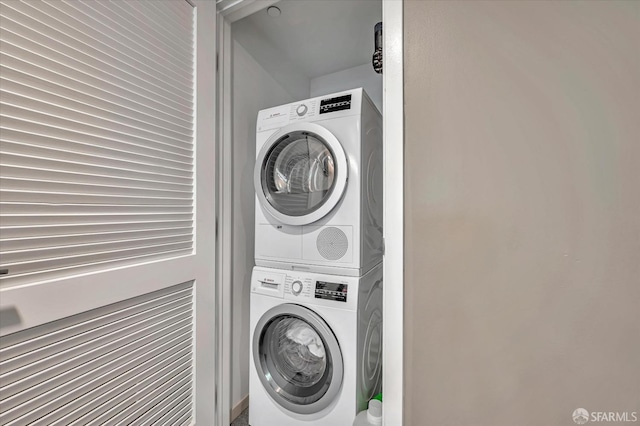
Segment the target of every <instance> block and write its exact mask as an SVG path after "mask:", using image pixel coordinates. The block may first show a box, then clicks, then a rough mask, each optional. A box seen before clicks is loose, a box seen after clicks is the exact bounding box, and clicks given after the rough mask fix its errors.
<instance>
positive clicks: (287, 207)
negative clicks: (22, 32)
mask: <svg viewBox="0 0 640 426" xmlns="http://www.w3.org/2000/svg"><path fill="white" fill-rule="evenodd" d="M256 143H257V146H256V154H257V155H256V165H255V170H254V184H255V191H256V200H257V201H256V215H255V217H256V229H255V235H256V240H255V260H256V265H258V266H267V267H272V268H280V269H290V270H307V271H312V272H322V273H329V274H336V275H349V276H362V275H363V274H364V273H366V272H367V271H368V270H369V269H371V268H372V267H373V266H375V265H377V264H378V263H380V261H381V260H382V251H383V249H382V116H381V115H380V113H379V112H378V110H377V109H376V107H375V105H374V104H373V102H372V101H371V100H370V99H369V97H368V96H367V94H366V93H365V92H364V90H363V89H355V90H350V91H346V92H340V93H335V94H331V95H327V96H322V97H318V98H313V99H308V100H305V101H301V102H294V103H291V104H287V105H282V106H279V107H275V108H269V109H266V110H262V111H260V112H259V113H258V122H257V135H256Z"/></svg>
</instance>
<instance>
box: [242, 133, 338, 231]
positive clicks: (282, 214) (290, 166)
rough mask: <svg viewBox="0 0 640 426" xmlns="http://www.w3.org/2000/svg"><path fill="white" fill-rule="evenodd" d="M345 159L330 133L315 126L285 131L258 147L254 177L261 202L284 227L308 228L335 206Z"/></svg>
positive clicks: (335, 139)
mask: <svg viewBox="0 0 640 426" xmlns="http://www.w3.org/2000/svg"><path fill="white" fill-rule="evenodd" d="M347 177H348V169H347V158H346V156H345V153H344V150H343V148H342V145H340V142H339V141H338V139H337V138H336V137H335V136H334V135H333V133H331V132H330V131H329V130H327V129H325V128H324V127H322V126H320V125H318V124H315V123H294V124H290V125H288V126H285V127H283V128H282V129H280V131H278V132H276V133H275V134H274V135H272V136H271V137H270V138H269V139H268V140H267V141H266V142H265V144H264V145H263V146H262V149H261V150H260V152H259V153H258V156H257V158H256V165H255V169H254V174H253V180H254V186H255V190H256V195H257V196H258V200H259V201H260V204H261V205H262V206H263V208H264V209H265V210H267V212H268V213H269V214H270V215H272V216H273V217H274V218H276V219H277V220H279V221H280V222H282V223H283V224H286V225H308V224H310V223H313V222H315V221H317V220H319V219H321V218H323V217H324V216H326V215H327V214H328V213H329V212H330V211H331V210H332V209H333V208H334V207H335V206H336V204H338V202H339V201H340V199H341V198H342V195H343V194H344V191H345V188H346V186H347Z"/></svg>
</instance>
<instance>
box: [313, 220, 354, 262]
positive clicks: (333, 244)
mask: <svg viewBox="0 0 640 426" xmlns="http://www.w3.org/2000/svg"><path fill="white" fill-rule="evenodd" d="M316 247H317V248H318V253H320V256H322V257H324V258H325V259H327V260H338V259H341V258H342V257H343V256H344V255H345V254H346V253H347V249H348V248H349V240H348V239H347V236H346V235H345V233H344V232H343V231H342V230H340V229H339V228H336V227H333V226H331V227H328V228H325V229H323V230H322V231H320V233H319V234H318V238H317V239H316Z"/></svg>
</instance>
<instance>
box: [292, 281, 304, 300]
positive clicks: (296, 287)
mask: <svg viewBox="0 0 640 426" xmlns="http://www.w3.org/2000/svg"><path fill="white" fill-rule="evenodd" d="M291 292H292V293H293V294H294V295H295V296H297V295H299V294H300V293H302V282H300V281H294V282H293V283H292V284H291Z"/></svg>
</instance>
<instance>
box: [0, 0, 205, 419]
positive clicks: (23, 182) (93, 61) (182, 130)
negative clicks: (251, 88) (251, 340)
mask: <svg viewBox="0 0 640 426" xmlns="http://www.w3.org/2000/svg"><path fill="white" fill-rule="evenodd" d="M209 3H213V2H206V1H193V2H188V1H187V0H111V1H108V0H1V1H0V6H1V7H0V100H1V104H0V425H27V424H34V425H68V424H73V425H76V424H77V425H85V424H86V425H99V424H106V425H112V424H113V425H116V424H118V425H119V424H123V425H124V424H131V425H138V424H139V425H150V424H158V425H165V424H166V425H182V424H196V422H197V424H202V425H205V424H206V425H211V424H214V414H215V410H214V406H215V405H214V404H215V401H214V378H215V377H214V365H215V345H214V342H215V336H214V335H213V333H214V330H215V327H214V323H215V315H214V303H213V302H214V294H215V291H214V290H215V289H214V266H213V265H214V259H215V256H214V254H215V253H214V248H215V235H214V228H215V226H214V224H215V194H214V192H213V188H215V182H214V178H215V176H214V170H213V169H214V136H215V129H214V120H213V118H214V117H215V115H214V103H215V84H214V81H215V18H216V16H215V4H213V5H211V4H209ZM196 348H197V349H196ZM196 375H197V377H198V380H197V381H196V380H195V378H196Z"/></svg>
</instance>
